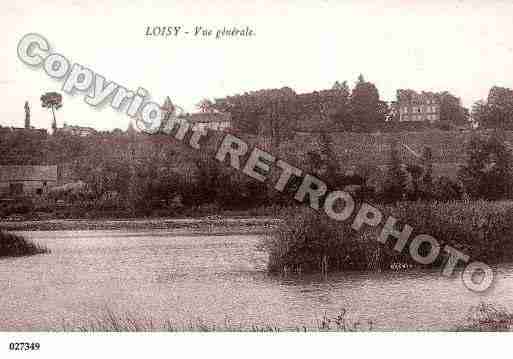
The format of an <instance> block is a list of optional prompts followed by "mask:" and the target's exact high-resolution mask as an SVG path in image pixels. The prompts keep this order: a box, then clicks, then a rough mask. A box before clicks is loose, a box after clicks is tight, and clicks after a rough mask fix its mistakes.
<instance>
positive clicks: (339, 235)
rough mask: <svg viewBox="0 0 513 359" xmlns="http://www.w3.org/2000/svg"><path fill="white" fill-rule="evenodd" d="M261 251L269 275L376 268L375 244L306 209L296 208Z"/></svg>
mask: <svg viewBox="0 0 513 359" xmlns="http://www.w3.org/2000/svg"><path fill="white" fill-rule="evenodd" d="M283 219H284V221H283V224H282V225H280V226H279V227H278V229H277V230H276V232H275V233H274V235H272V236H268V237H266V238H265V239H264V241H263V242H262V244H261V249H263V250H264V251H266V252H267V253H268V255H269V261H268V269H269V271H271V272H297V273H301V272H324V273H327V272H330V271H337V270H344V269H369V268H379V267H380V266H381V263H379V255H378V254H377V253H378V252H379V251H380V248H379V246H378V243H377V242H376V241H375V240H371V238H370V237H369V236H367V235H363V236H359V235H357V233H356V232H354V231H353V230H352V229H351V228H349V227H348V226H347V225H342V224H340V223H338V222H336V221H333V220H331V219H330V218H328V217H327V216H325V215H320V214H318V213H316V212H313V210H311V209H309V208H304V207H303V208H296V209H295V210H294V211H289V212H288V213H286V214H285V216H284V218H283Z"/></svg>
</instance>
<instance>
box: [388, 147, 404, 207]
mask: <svg viewBox="0 0 513 359" xmlns="http://www.w3.org/2000/svg"><path fill="white" fill-rule="evenodd" d="M406 183H407V174H406V173H405V171H404V170H403V168H402V163H401V159H400V158H399V148H398V142H397V141H393V142H392V143H391V145H390V165H389V168H388V171H387V178H386V181H385V186H384V192H385V193H384V195H385V200H387V201H389V202H397V201H400V200H402V199H403V198H404V194H405V192H406Z"/></svg>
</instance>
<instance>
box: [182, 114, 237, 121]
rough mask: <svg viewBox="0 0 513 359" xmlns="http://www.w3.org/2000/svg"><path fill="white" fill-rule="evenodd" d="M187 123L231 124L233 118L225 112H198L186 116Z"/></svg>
mask: <svg viewBox="0 0 513 359" xmlns="http://www.w3.org/2000/svg"><path fill="white" fill-rule="evenodd" d="M183 118H185V119H186V120H187V121H189V122H191V123H209V122H229V121H230V119H231V116H230V114H229V113H225V112H197V113H191V114H188V115H185V116H184V117H183Z"/></svg>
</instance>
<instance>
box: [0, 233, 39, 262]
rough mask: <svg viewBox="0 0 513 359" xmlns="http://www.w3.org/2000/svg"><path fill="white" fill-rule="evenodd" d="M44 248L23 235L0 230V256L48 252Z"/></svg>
mask: <svg viewBox="0 0 513 359" xmlns="http://www.w3.org/2000/svg"><path fill="white" fill-rule="evenodd" d="M47 252H49V251H48V249H47V248H44V247H42V246H40V245H38V244H35V243H34V242H32V241H30V240H28V239H25V238H23V237H22V236H19V235H16V234H12V233H7V232H0V257H20V256H30V255H34V254H40V253H47Z"/></svg>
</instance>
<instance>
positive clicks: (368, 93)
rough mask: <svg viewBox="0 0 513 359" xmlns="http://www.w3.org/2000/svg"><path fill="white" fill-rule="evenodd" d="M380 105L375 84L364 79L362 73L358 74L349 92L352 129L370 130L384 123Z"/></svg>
mask: <svg viewBox="0 0 513 359" xmlns="http://www.w3.org/2000/svg"><path fill="white" fill-rule="evenodd" d="M381 106H382V105H380V100H379V92H378V89H377V88H376V86H375V85H374V84H373V83H371V82H367V81H365V79H364V77H363V75H360V76H359V77H358V81H357V82H356V85H355V87H354V89H353V92H352V94H351V114H352V116H351V120H352V127H353V129H354V130H357V131H371V130H373V129H375V128H377V127H379V126H380V125H381V124H382V123H384V121H385V118H384V116H383V114H382V113H381V112H382V111H381Z"/></svg>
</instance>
